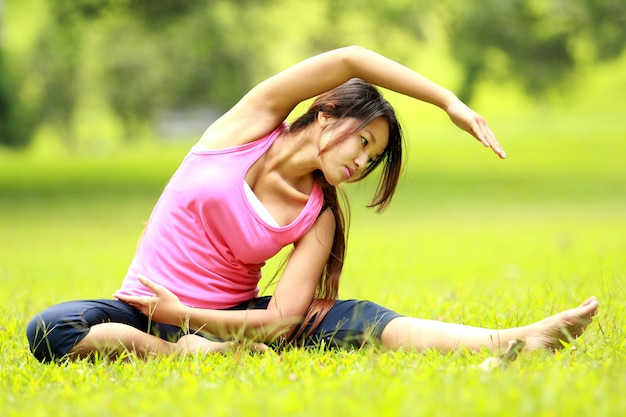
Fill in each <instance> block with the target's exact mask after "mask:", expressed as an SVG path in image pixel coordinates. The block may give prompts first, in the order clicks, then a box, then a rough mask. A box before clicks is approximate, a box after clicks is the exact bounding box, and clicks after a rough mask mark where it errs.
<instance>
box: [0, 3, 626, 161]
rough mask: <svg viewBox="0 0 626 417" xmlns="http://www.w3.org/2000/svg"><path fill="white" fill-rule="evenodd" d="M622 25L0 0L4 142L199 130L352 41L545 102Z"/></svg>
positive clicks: (591, 12)
mask: <svg viewBox="0 0 626 417" xmlns="http://www.w3.org/2000/svg"><path fill="white" fill-rule="evenodd" d="M625 27H626V2H624V1H623V0H481V1H471V2H459V1H454V0H422V1H413V0H385V1H380V0H342V1H331V0H316V1H309V2H302V1H300V0H158V1H157V0H153V1H148V0H54V1H51V0H0V144H2V145H4V146H5V147H11V148H26V147H28V146H29V144H31V143H32V142H33V140H34V139H35V138H40V137H45V138H46V140H53V139H54V140H56V141H59V142H61V143H62V144H63V147H64V148H65V149H67V150H69V151H74V152H75V151H80V150H84V149H94V148H97V147H98V146H103V144H110V143H115V144H120V143H121V144H123V143H128V142H132V141H137V140H140V139H142V138H155V137H163V136H176V135H185V134H188V133H190V132H189V129H193V128H195V126H196V125H198V126H197V129H198V133H200V132H201V131H202V129H203V128H204V127H205V126H206V125H207V124H208V123H209V122H210V119H211V118H214V117H216V115H219V114H220V113H221V112H223V111H224V110H226V109H227V108H229V107H230V106H231V105H232V104H234V102H235V101H236V100H237V99H238V98H239V97H240V96H241V95H242V94H243V93H244V92H245V91H246V90H247V89H249V88H250V87H252V86H253V85H254V84H255V83H257V82H259V81H260V80H261V79H263V78H265V77H267V76H269V75H271V74H272V73H274V72H277V71H279V70H281V69H283V68H284V67H286V66H288V65H290V64H292V63H294V62H296V61H297V60H300V59H303V58H306V57H308V56H310V55H313V54H316V53H319V52H322V51H324V50H327V49H331V48H335V47H339V46H344V45H347V44H355V43H356V44H360V45H362V46H366V47H369V48H371V49H374V50H376V51H378V52H380V53H382V54H385V55H388V56H390V57H392V58H394V59H395V60H398V61H400V62H402V63H405V64H407V65H409V66H413V67H414V68H423V67H424V64H423V60H424V59H428V56H424V54H422V53H421V51H422V50H424V48H425V47H426V46H429V47H430V48H431V49H432V48H433V45H434V48H435V49H436V50H437V53H438V56H439V57H441V56H445V57H446V61H445V63H446V64H445V65H447V68H446V69H445V71H444V72H445V73H446V75H445V76H444V75H440V74H439V73H437V70H436V69H435V72H436V73H434V74H433V73H428V74H425V75H427V76H428V77H429V78H434V79H435V81H437V82H445V85H446V86H447V87H448V88H450V89H452V90H454V91H456V92H457V94H458V95H459V96H460V97H461V98H462V99H463V100H464V101H466V102H468V103H470V104H472V102H473V101H474V100H476V98H477V92H476V91H477V90H476V87H477V86H478V85H480V83H481V82H482V81H484V80H485V79H490V80H495V82H497V83H498V82H500V83H503V84H510V83H514V84H515V86H516V88H517V89H518V90H519V92H520V93H521V94H523V95H524V96H525V97H529V98H530V99H531V100H536V101H538V102H540V101H541V100H543V99H544V98H545V97H546V96H547V95H550V94H553V93H555V92H557V93H559V92H560V93H563V92H567V91H568V90H572V87H571V86H572V85H576V79H577V77H578V76H581V74H584V73H585V71H588V70H589V68H593V67H594V66H595V65H598V64H601V63H604V62H610V61H612V60H616V59H618V58H620V57H621V56H623V50H624V47H625V45H626V30H624V28H625ZM418 62H421V65H412V64H415V63H418ZM420 72H421V71H420ZM447 74H453V75H454V77H449V78H446V77H447ZM435 76H440V78H437V77H435ZM560 93H559V94H560Z"/></svg>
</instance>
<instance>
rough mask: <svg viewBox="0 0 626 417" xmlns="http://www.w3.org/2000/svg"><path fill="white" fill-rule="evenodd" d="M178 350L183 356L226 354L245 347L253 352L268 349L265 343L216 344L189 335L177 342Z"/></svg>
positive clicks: (195, 335) (230, 342)
mask: <svg viewBox="0 0 626 417" xmlns="http://www.w3.org/2000/svg"><path fill="white" fill-rule="evenodd" d="M176 345H177V350H178V352H180V353H181V354H183V355H188V354H194V353H201V354H207V353H225V352H228V351H229V350H231V349H233V348H235V347H237V346H245V347H246V348H248V349H249V350H251V351H252V352H265V351H266V350H267V349H268V347H267V345H265V344H263V343H250V344H242V343H240V342H233V341H227V342H214V341H212V340H209V339H206V338H204V337H202V336H199V335H197V334H187V335H185V336H183V337H181V338H180V339H179V340H178V342H176Z"/></svg>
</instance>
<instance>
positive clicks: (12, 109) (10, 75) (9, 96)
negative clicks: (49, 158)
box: [0, 49, 34, 148]
mask: <svg viewBox="0 0 626 417" xmlns="http://www.w3.org/2000/svg"><path fill="white" fill-rule="evenodd" d="M20 84H21V82H20V81H19V80H18V78H17V77H16V76H15V74H14V71H11V70H10V68H9V65H7V63H6V62H5V58H4V56H3V53H2V49H0V145H5V146H9V147H12V148H25V147H26V146H28V145H29V144H30V142H31V140H32V138H33V132H34V123H33V122H34V115H33V113H32V109H30V108H29V107H27V106H26V104H25V103H24V102H23V101H22V100H21V99H20V97H19V94H18V90H19V88H20Z"/></svg>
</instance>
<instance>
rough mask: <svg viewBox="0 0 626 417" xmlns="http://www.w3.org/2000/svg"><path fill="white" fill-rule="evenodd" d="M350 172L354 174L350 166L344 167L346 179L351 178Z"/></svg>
mask: <svg viewBox="0 0 626 417" xmlns="http://www.w3.org/2000/svg"><path fill="white" fill-rule="evenodd" d="M352 174H354V171H352V170H351V169H350V168H348V167H346V179H350V178H352Z"/></svg>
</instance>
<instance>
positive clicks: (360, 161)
mask: <svg viewBox="0 0 626 417" xmlns="http://www.w3.org/2000/svg"><path fill="white" fill-rule="evenodd" d="M368 158H369V156H368V155H367V153H365V152H363V153H362V154H360V155H359V156H358V158H357V159H355V161H354V163H355V164H356V167H357V168H358V169H363V168H365V166H366V165H367V160H368Z"/></svg>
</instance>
